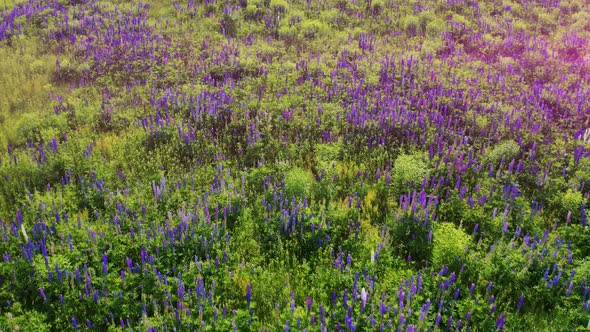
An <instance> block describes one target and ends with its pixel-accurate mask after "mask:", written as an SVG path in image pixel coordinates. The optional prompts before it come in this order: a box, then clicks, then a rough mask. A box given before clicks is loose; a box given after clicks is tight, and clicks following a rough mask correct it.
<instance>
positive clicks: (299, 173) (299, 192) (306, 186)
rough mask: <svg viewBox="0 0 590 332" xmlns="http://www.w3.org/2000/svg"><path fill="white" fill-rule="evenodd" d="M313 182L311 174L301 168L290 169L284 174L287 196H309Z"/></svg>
mask: <svg viewBox="0 0 590 332" xmlns="http://www.w3.org/2000/svg"><path fill="white" fill-rule="evenodd" d="M312 183H313V177H312V176H311V174H310V173H309V172H308V171H306V170H303V169H301V168H293V169H290V170H289V171H288V172H287V173H286V174H285V194H286V195H287V197H297V198H301V199H302V198H304V197H309V190H310V188H311V185H312Z"/></svg>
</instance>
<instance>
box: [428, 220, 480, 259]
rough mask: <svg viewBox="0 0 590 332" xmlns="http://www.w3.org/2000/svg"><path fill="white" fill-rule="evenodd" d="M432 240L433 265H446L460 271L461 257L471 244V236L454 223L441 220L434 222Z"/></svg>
mask: <svg viewBox="0 0 590 332" xmlns="http://www.w3.org/2000/svg"><path fill="white" fill-rule="evenodd" d="M432 241H433V244H432V258H431V260H432V266H433V267H434V268H439V267H442V266H444V265H446V266H449V268H450V269H451V270H453V271H458V270H459V268H460V266H461V262H462V260H461V257H462V256H463V255H464V254H465V252H466V251H467V247H468V246H470V244H471V237H470V236H469V235H467V233H465V232H464V231H463V230H462V229H461V228H458V227H457V226H455V225H454V224H452V223H447V222H439V223H435V224H434V227H433V232H432Z"/></svg>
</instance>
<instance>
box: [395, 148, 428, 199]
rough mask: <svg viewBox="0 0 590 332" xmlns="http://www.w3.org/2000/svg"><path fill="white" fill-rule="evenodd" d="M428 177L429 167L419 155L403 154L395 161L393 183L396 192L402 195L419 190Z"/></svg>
mask: <svg viewBox="0 0 590 332" xmlns="http://www.w3.org/2000/svg"><path fill="white" fill-rule="evenodd" d="M426 175H428V168H427V165H426V163H424V162H423V161H422V159H421V158H420V157H419V156H418V155H407V154H403V155H400V156H398V157H397V158H396V159H395V162H394V164H393V169H392V170H391V183H392V185H393V188H394V191H395V192H396V193H398V194H400V195H401V194H404V193H408V192H411V191H412V190H413V189H416V188H418V186H419V185H420V183H422V181H423V180H424V177H425V176H426Z"/></svg>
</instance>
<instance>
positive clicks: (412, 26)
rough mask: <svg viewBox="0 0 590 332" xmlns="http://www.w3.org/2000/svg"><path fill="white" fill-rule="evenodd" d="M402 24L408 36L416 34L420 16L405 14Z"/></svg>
mask: <svg viewBox="0 0 590 332" xmlns="http://www.w3.org/2000/svg"><path fill="white" fill-rule="evenodd" d="M402 26H403V29H404V31H405V32H406V34H407V35H408V37H409V38H411V37H414V36H416V35H417V34H418V32H419V29H420V18H419V17H417V16H412V15H410V16H406V17H405V18H404V20H403V22H402Z"/></svg>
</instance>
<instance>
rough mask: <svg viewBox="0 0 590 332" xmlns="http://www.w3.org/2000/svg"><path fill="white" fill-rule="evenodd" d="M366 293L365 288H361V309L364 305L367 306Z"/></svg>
mask: <svg viewBox="0 0 590 332" xmlns="http://www.w3.org/2000/svg"><path fill="white" fill-rule="evenodd" d="M367 296H368V294H367V291H366V290H365V287H363V288H362V289H361V308H362V309H365V305H366V304H367Z"/></svg>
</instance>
